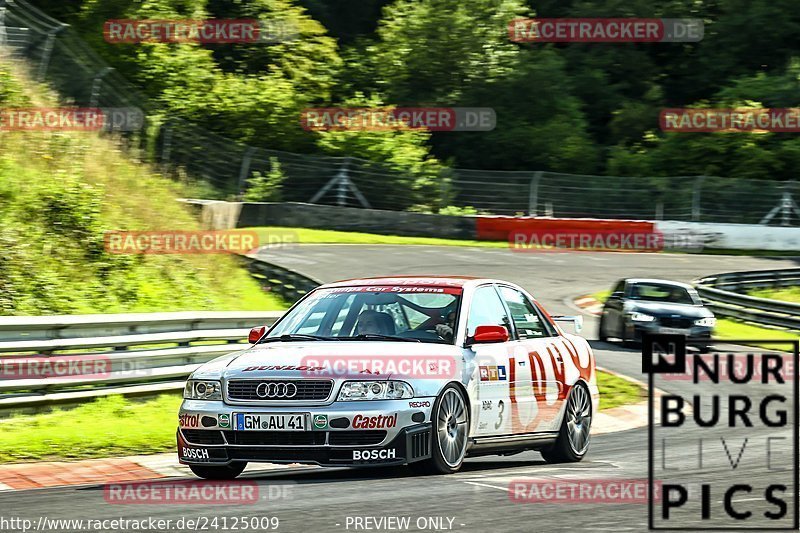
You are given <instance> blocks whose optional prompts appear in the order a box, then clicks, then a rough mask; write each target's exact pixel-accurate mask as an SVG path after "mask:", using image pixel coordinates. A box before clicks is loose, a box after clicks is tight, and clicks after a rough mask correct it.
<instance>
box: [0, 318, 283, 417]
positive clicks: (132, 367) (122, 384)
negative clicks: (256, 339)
mask: <svg viewBox="0 0 800 533" xmlns="http://www.w3.org/2000/svg"><path fill="white" fill-rule="evenodd" d="M280 315H281V313H280V312H182V313H148V314H121V315H84V316H47V317H2V318H0V408H3V409H6V408H19V407H30V406H40V405H49V404H52V403H57V402H74V401H81V400H84V399H87V398H94V397H98V396H105V395H108V394H147V393H154V392H161V391H165V390H176V389H180V388H181V387H183V381H184V380H185V379H186V377H187V376H188V375H189V374H190V373H191V372H193V371H194V370H195V369H196V368H197V367H198V366H200V365H201V364H202V363H205V362H207V361H210V360H211V359H214V358H216V357H218V356H221V355H225V354H227V353H230V352H233V351H236V350H240V349H243V348H245V347H246V346H247V344H245V343H244V342H246V339H247V334H248V332H249V330H250V328H252V327H254V326H259V325H271V324H273V323H274V322H275V320H277V319H278V317H280ZM66 356H68V357H69V358H70V359H73V358H74V359H77V360H79V361H80V362H81V363H85V364H87V366H88V367H91V368H94V366H92V365H93V363H96V364H97V365H100V366H102V368H103V369H104V371H103V372H102V373H95V374H86V375H81V374H70V375H61V376H51V377H35V376H34V375H31V373H30V372H27V373H23V374H20V375H14V374H15V371H9V369H10V368H18V367H16V366H14V364H12V363H11V362H10V361H11V360H17V361H19V360H20V359H21V358H25V359H26V360H28V359H31V358H33V359H35V360H36V365H34V368H43V367H44V366H46V362H47V361H48V360H49V361H56V360H58V358H59V357H66ZM87 387H90V388H87Z"/></svg>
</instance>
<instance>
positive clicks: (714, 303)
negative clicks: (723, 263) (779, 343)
mask: <svg viewBox="0 0 800 533" xmlns="http://www.w3.org/2000/svg"><path fill="white" fill-rule="evenodd" d="M694 285H695V287H696V289H697V292H698V293H699V294H700V297H701V298H703V300H704V301H705V302H706V304H707V305H708V306H709V307H710V308H711V310H712V311H713V312H714V313H715V314H716V315H717V316H723V317H730V318H735V319H737V320H741V321H743V322H751V323H753V324H759V325H763V326H770V327H776V328H784V329H789V330H793V331H800V304H797V303H792V302H782V301H778V300H770V299H767V298H758V297H755V296H748V295H746V294H742V292H743V291H746V290H748V289H760V288H773V287H790V286H798V285H800V268H791V269H783V270H759V271H747V272H729V273H726V274H718V275H716V276H709V277H706V278H702V279H698V280H695V282H694Z"/></svg>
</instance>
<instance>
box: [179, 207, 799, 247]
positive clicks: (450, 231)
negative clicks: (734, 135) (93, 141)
mask: <svg viewBox="0 0 800 533" xmlns="http://www.w3.org/2000/svg"><path fill="white" fill-rule="evenodd" d="M186 201H187V202H189V203H190V204H192V205H194V206H195V207H196V208H197V209H198V210H199V211H200V217H201V220H202V221H203V224H204V226H205V227H206V228H209V229H230V228H236V227H252V226H287V227H303V228H317V229H334V230H342V231H363V232H368V233H379V234H385V235H407V236H419V237H443V238H455V239H479V238H492V239H501V240H502V239H503V235H501V234H498V235H495V234H491V235H490V234H489V233H487V232H486V231H485V228H484V226H487V225H488V226H491V227H492V228H495V229H498V228H499V229H500V230H502V231H504V232H508V231H510V228H512V227H516V226H519V227H520V228H519V229H524V228H525V227H527V225H530V224H529V222H533V220H532V219H525V218H514V217H482V216H463V217H457V216H445V215H426V214H421V213H407V212H402V211H380V210H377V209H359V208H354V207H336V206H328V205H315V204H303V203H293V202H285V203H239V202H219V201H209V200H186ZM551 220H552V222H553V224H554V226H557V227H560V226H563V225H564V223H566V222H568V220H567V219H551ZM576 221H577V219H576ZM535 222H536V223H539V224H541V223H544V224H546V223H547V222H548V221H546V220H543V219H536V220H535ZM580 222H582V223H591V221H590V220H586V219H580ZM595 222H596V223H597V224H602V223H604V222H613V223H614V224H616V225H619V226H623V227H627V226H628V225H632V224H636V223H639V224H641V223H642V222H643V221H639V222H635V221H627V222H626V221H601V220H598V221H595ZM646 223H647V224H651V225H654V227H655V231H658V232H661V233H663V234H664V235H665V236H667V235H677V236H683V237H685V236H694V237H696V238H697V239H696V240H697V241H699V242H701V246H700V247H701V248H709V249H713V248H717V249H731V250H773V251H800V228H796V227H794V228H793V227H776V226H758V225H745V224H713V223H703V222H677V221H655V222H652V221H651V222H646ZM482 228H483V229H482ZM479 230H480V231H479ZM501 233H502V232H501ZM696 251H699V250H696Z"/></svg>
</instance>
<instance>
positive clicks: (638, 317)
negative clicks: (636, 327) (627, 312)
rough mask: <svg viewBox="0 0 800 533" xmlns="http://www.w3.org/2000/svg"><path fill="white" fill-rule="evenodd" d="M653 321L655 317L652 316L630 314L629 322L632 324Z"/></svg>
mask: <svg viewBox="0 0 800 533" xmlns="http://www.w3.org/2000/svg"><path fill="white" fill-rule="evenodd" d="M655 319H656V317H654V316H652V315H646V314H644V313H636V312H633V313H631V320H632V321H633V322H652V321H653V320H655Z"/></svg>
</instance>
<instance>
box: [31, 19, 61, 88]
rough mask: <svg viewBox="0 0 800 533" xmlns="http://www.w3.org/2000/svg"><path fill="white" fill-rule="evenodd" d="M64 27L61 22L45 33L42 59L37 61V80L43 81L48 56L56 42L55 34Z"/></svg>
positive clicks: (48, 62)
mask: <svg viewBox="0 0 800 533" xmlns="http://www.w3.org/2000/svg"><path fill="white" fill-rule="evenodd" d="M66 27H67V25H66V24H62V25H61V26H59V27H58V28H53V29H52V30H50V31H49V32H48V33H47V41H45V43H44V52H43V54H42V61H41V63H39V74H38V80H39V81H44V77H45V75H46V74H47V68H48V67H49V66H50V56H51V55H52V54H53V47H54V46H55V43H56V35H58V34H59V32H61V31H63V30H64V29H65V28H66Z"/></svg>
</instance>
